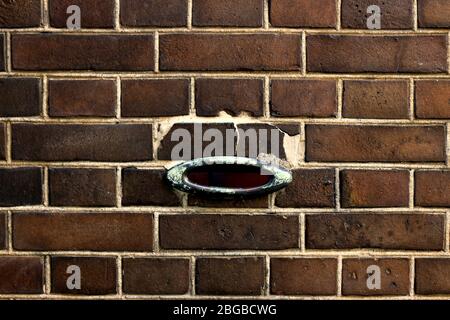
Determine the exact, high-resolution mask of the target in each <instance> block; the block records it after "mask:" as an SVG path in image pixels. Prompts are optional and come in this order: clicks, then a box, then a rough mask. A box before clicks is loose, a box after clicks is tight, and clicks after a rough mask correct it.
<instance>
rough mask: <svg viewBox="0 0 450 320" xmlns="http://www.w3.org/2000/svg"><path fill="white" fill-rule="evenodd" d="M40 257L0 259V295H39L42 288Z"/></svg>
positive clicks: (42, 269) (41, 262) (42, 272)
mask: <svg viewBox="0 0 450 320" xmlns="http://www.w3.org/2000/svg"><path fill="white" fill-rule="evenodd" d="M43 276H44V267H43V261H42V259H41V258H40V257H33V256H30V257H15V256H7V257H0V294H39V293H43V288H44V280H43Z"/></svg>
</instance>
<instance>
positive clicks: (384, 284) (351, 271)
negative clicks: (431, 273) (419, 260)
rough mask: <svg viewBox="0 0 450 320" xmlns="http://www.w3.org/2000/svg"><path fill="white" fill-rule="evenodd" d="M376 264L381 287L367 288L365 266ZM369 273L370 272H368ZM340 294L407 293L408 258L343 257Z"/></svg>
mask: <svg viewBox="0 0 450 320" xmlns="http://www.w3.org/2000/svg"><path fill="white" fill-rule="evenodd" d="M372 265H375V266H378V267H379V268H380V271H381V274H380V276H381V289H368V288H367V278H368V276H369V274H368V273H367V268H368V267H369V266H372ZM370 274H371V273H370ZM342 294H343V295H358V296H375V295H397V296H399V295H408V294H409V260H408V259H344V260H343V261H342Z"/></svg>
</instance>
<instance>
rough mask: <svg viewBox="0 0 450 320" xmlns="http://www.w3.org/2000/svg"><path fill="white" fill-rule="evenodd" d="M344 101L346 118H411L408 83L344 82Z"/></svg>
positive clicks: (343, 107)
mask: <svg viewBox="0 0 450 320" xmlns="http://www.w3.org/2000/svg"><path fill="white" fill-rule="evenodd" d="M343 99H344V100H343V106H342V109H343V110H342V114H343V116H344V117H347V118H357V119H359V118H363V119H408V118H409V83H408V82H407V81H401V80H394V81H386V80H354V81H344V98H343Z"/></svg>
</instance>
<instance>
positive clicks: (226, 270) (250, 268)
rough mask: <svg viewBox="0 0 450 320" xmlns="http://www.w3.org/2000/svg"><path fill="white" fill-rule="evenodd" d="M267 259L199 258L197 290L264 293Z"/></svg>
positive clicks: (218, 293)
mask: <svg viewBox="0 0 450 320" xmlns="http://www.w3.org/2000/svg"><path fill="white" fill-rule="evenodd" d="M264 265H265V263H264V259H263V258H258V257H252V258H200V259H197V263H196V268H195V271H196V285H195V288H196V293H197V294H199V295H240V296H245V295H262V294H263V291H264V277H265V270H264V269H265V267H264Z"/></svg>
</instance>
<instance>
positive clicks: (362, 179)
mask: <svg viewBox="0 0 450 320" xmlns="http://www.w3.org/2000/svg"><path fill="white" fill-rule="evenodd" d="M340 182H341V197H342V199H341V205H342V207H344V208H370V207H408V204H409V171H406V170H402V171H397V170H395V171H393V170H344V171H342V172H341V179H340Z"/></svg>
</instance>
